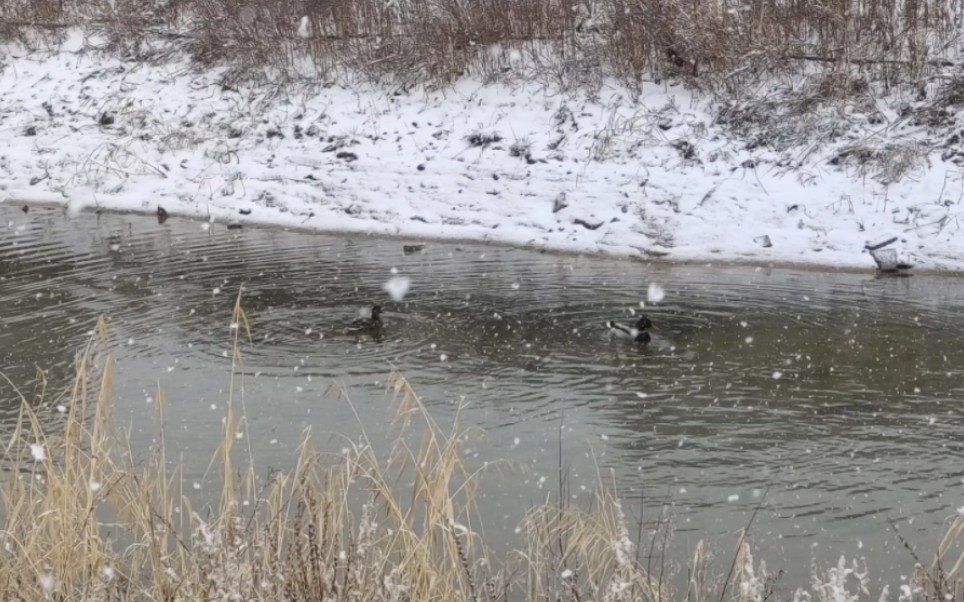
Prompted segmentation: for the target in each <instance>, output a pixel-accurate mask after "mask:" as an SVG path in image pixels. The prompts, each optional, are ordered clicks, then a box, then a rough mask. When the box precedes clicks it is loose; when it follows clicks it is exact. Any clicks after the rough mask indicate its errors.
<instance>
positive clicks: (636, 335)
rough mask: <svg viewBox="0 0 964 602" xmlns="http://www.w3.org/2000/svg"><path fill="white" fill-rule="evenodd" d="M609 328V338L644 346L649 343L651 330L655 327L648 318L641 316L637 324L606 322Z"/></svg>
mask: <svg viewBox="0 0 964 602" xmlns="http://www.w3.org/2000/svg"><path fill="white" fill-rule="evenodd" d="M606 326H608V327H609V338H611V339H620V340H622V341H626V342H630V343H635V344H637V345H642V344H644V343H648V342H649V341H650V339H651V338H652V337H650V336H649V329H650V328H652V327H653V323H652V322H650V320H649V318H647V317H646V316H639V319H638V320H636V323H635V324H620V323H619V322H616V321H614V320H610V321H608V322H606Z"/></svg>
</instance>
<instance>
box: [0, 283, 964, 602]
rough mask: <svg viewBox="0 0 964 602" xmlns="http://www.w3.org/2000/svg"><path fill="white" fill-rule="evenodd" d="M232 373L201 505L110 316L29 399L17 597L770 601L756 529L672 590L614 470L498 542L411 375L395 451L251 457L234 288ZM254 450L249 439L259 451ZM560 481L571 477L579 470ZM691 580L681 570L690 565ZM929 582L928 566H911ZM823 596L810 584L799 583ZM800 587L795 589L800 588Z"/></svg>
mask: <svg viewBox="0 0 964 602" xmlns="http://www.w3.org/2000/svg"><path fill="white" fill-rule="evenodd" d="M231 325H232V332H233V336H234V348H235V353H234V359H233V372H232V373H233V374H235V375H237V376H235V377H234V378H233V379H232V383H231V388H230V397H229V406H228V409H227V417H226V421H225V428H224V437H223V440H222V443H221V448H220V451H219V453H218V454H217V457H216V458H215V459H214V460H213V461H212V466H213V467H215V468H217V469H219V470H220V473H221V480H222V481H223V490H222V492H221V495H220V500H219V502H218V503H216V504H214V505H212V506H211V507H207V508H205V509H203V510H201V509H192V507H191V505H190V503H189V502H188V501H187V499H186V497H185V495H184V492H183V490H182V477H181V472H180V470H179V468H178V467H177V464H176V463H172V462H171V461H170V459H169V457H168V451H167V449H166V447H165V444H164V408H165V403H164V398H163V394H159V395H158V396H157V400H156V409H157V420H158V425H159V426H158V428H159V433H158V437H157V441H158V443H157V445H156V446H155V447H154V449H153V453H152V455H151V457H150V458H149V459H144V458H141V459H140V460H139V461H136V460H135V453H134V452H133V451H132V449H131V446H130V435H129V433H124V432H119V431H118V430H117V429H116V426H115V424H114V422H113V420H112V419H111V407H112V397H111V389H112V384H113V380H114V378H115V366H114V363H113V361H112V360H111V358H110V355H109V350H110V336H109V332H108V328H107V322H106V320H105V319H101V320H100V322H99V324H98V326H97V329H96V332H95V334H94V335H93V336H92V338H91V341H90V343H89V345H88V346H87V348H86V349H85V350H84V352H83V353H82V354H81V355H80V356H79V358H78V361H77V375H76V378H75V380H74V382H73V385H72V386H71V387H70V389H69V391H68V392H67V395H66V398H65V400H64V401H63V406H61V410H62V412H61V413H58V412H57V411H56V408H47V409H37V410H35V409H33V407H43V408H46V407H47V406H38V404H33V407H32V405H31V404H29V403H28V402H27V400H26V399H23V400H22V401H23V403H22V405H21V419H20V421H19V424H18V426H17V428H16V429H15V430H14V432H13V433H12V434H11V436H10V440H9V443H8V444H7V446H6V454H5V460H4V465H5V469H6V470H5V477H4V480H3V483H2V485H0V496H2V523H0V527H2V528H0V542H2V546H0V557H2V562H0V599H2V600H5V601H28V600H29V601H33V600H38V601H39V600H45V601H46V600H90V601H126V600H145V601H147V600H151V601H160V600H165V601H189V600H190V601H194V600H225V601H227V600H265V601H267V600H271V601H277V600H292V601H295V600H299V601H300V600H318V601H329V600H353V601H357V600H364V601H366V602H380V601H386V602H387V601H393V602H400V601H408V600H413V601H414V600H418V601H421V600H445V601H460V600H464V601H473V602H476V601H485V602H496V601H508V600H530V601H533V602H535V601H550V600H552V601H571V602H581V601H587V600H599V601H608V602H617V601H634V602H663V601H669V600H683V599H686V600H687V601H690V600H692V601H693V602H704V601H706V602H709V601H710V600H721V601H722V600H724V599H725V600H738V601H740V602H765V601H766V600H768V599H771V597H772V595H773V592H774V587H773V586H774V583H775V580H774V577H773V576H771V575H770V574H768V573H767V570H766V568H765V566H763V565H762V564H761V565H755V564H754V561H753V558H752V556H751V555H750V548H749V545H748V544H746V543H745V542H744V541H743V540H742V539H741V541H740V544H739V545H738V549H737V552H736V553H735V554H734V556H733V558H732V560H730V561H727V562H725V566H724V567H723V568H724V569H725V568H727V567H729V572H728V573H723V572H721V571H720V570H719V569H716V572H714V569H713V568H712V565H711V564H710V556H709V554H708V553H707V551H706V548H705V546H703V544H702V543H701V544H700V545H699V546H697V549H696V550H695V552H694V556H693V560H692V562H691V564H690V566H688V567H686V569H685V571H686V573H685V574H686V575H687V578H686V588H687V589H686V591H673V590H672V589H671V587H670V585H669V583H670V582H671V579H670V578H669V571H670V569H669V567H667V566H665V565H664V564H663V562H662V558H664V557H663V556H662V553H661V552H662V551H663V550H665V545H666V541H667V539H668V538H669V537H670V535H671V524H670V521H665V522H661V525H659V526H658V527H657V528H656V529H655V532H654V533H652V534H651V535H647V536H646V538H647V539H650V541H649V542H643V543H644V544H649V545H650V546H651V548H652V550H651V552H652V551H653V550H655V551H656V554H652V553H651V554H650V555H649V560H648V561H647V562H646V563H645V565H644V564H643V563H641V562H640V561H639V560H638V553H637V552H638V549H639V546H640V544H641V542H640V541H639V539H641V536H642V534H641V533H640V534H637V536H636V537H634V536H633V534H632V533H631V532H630V530H629V528H628V526H627V522H628V521H627V518H626V517H625V515H624V512H623V509H622V505H621V503H620V501H619V499H618V498H617V497H615V496H614V495H613V493H612V491H614V490H615V488H614V486H613V485H612V484H606V483H603V482H602V481H603V479H602V478H601V479H600V484H599V490H598V493H597V494H596V495H595V496H594V497H592V499H591V500H590V503H588V504H586V505H585V506H583V507H577V506H573V505H569V504H567V503H564V502H563V501H562V500H566V499H568V495H564V493H565V492H564V491H562V490H561V491H560V496H559V500H560V502H559V503H557V504H551V503H550V504H546V505H542V506H536V507H534V508H533V509H532V510H531V511H530V512H529V514H528V517H527V519H526V520H525V523H524V527H525V529H524V535H523V536H522V537H520V544H521V547H520V549H519V550H518V551H517V552H514V553H510V554H509V555H508V557H507V558H505V559H496V558H493V557H491V554H490V553H489V552H488V551H487V550H488V548H487V545H486V541H485V540H484V539H483V537H482V536H481V533H482V532H483V529H482V528H481V527H482V526H483V525H480V524H479V519H478V516H479V514H478V513H477V511H476V508H475V505H474V504H475V499H476V498H475V487H476V485H477V477H478V474H476V473H473V472H472V471H470V470H469V469H468V468H467V466H466V464H464V463H463V461H462V456H461V455H460V445H461V442H463V441H464V440H465V435H466V432H465V431H463V430H461V429H459V428H457V427H456V428H454V429H453V430H445V429H443V428H442V427H441V426H440V425H439V424H438V423H436V422H435V421H434V420H433V419H432V417H431V416H430V415H429V414H428V412H427V411H426V409H425V406H424V405H423V404H422V402H421V400H420V399H419V397H418V395H417V394H416V393H415V392H414V391H413V389H412V388H411V387H410V386H409V384H408V383H407V382H406V381H405V380H404V379H403V378H401V377H396V378H394V380H393V381H392V382H393V384H392V388H391V392H392V395H393V397H394V402H395V407H396V410H397V414H396V416H397V428H398V438H397V441H396V444H395V447H394V449H393V450H392V452H391V453H390V454H389V455H388V456H387V457H386V458H382V459H379V457H378V456H377V455H376V453H375V451H374V450H373V449H372V448H371V447H370V446H368V445H367V444H366V443H365V441H364V439H362V441H361V442H359V443H357V444H355V445H354V446H350V448H349V449H348V450H347V451H344V452H343V453H341V454H338V455H336V456H324V455H320V454H317V453H315V452H313V451H312V450H311V444H310V437H309V436H307V435H306V436H305V440H304V442H303V444H302V446H301V451H300V455H299V457H298V458H297V462H296V463H295V465H294V467H293V469H292V470H291V472H289V473H273V474H272V475H271V476H270V477H269V478H268V479H267V481H265V482H259V481H258V479H257V478H255V475H254V473H253V471H252V469H251V468H239V467H237V466H236V465H235V461H236V459H237V458H238V457H239V456H240V457H244V456H247V457H248V459H249V460H250V456H249V455H248V454H249V453H250V452H247V450H236V449H235V445H236V437H235V433H237V432H239V431H241V430H243V429H244V427H245V417H244V411H243V409H244V404H243V399H244V398H243V394H242V393H241V387H240V385H241V384H242V383H241V382H240V379H242V378H243V376H241V375H242V374H243V371H242V370H241V365H242V360H243V357H242V349H243V348H244V345H245V344H246V342H245V341H246V339H248V338H249V337H250V333H249V332H248V325H247V319H246V317H245V315H244V312H243V310H242V309H241V306H240V300H239V302H238V304H236V306H235V310H234V315H233V319H232V324H231ZM246 452H247V453H246ZM560 488H561V489H564V483H563V480H562V478H561V482H560ZM962 530H964V521H962V520H960V519H959V520H958V521H957V522H955V523H954V525H953V526H952V527H951V529H950V531H949V532H948V535H947V537H946V538H945V540H944V541H943V542H942V544H941V546H940V549H939V552H938V555H937V560H936V561H935V562H934V563H933V565H932V566H931V567H930V568H928V569H924V568H921V567H919V568H918V570H917V571H918V572H917V578H916V579H915V580H914V581H913V588H916V589H912V590H911V589H909V590H908V591H909V592H910V593H909V594H908V596H907V597H905V598H902V599H906V600H909V601H913V600H920V601H922V602H923V601H931V600H933V601H934V602H937V601H939V600H940V601H943V600H946V599H949V598H947V597H946V594H951V595H952V597H953V596H957V597H956V599H960V596H959V595H958V594H959V593H960V591H961V589H960V588H961V581H960V580H959V574H960V566H959V565H960V564H961V560H957V561H956V564H954V565H952V566H947V565H946V564H945V562H944V559H945V558H951V554H952V553H954V550H955V547H956V546H957V547H959V540H960V533H961V531H962ZM856 568H857V567H856V565H854V566H853V567H851V566H850V565H845V564H844V563H843V561H842V562H841V564H840V565H839V566H837V567H834V568H831V569H830V570H828V571H827V572H826V573H824V574H822V575H821V576H820V578H819V579H817V578H815V581H814V596H813V597H817V598H819V599H821V600H830V599H835V600H855V601H856V600H860V599H864V598H865V596H864V595H863V594H862V593H861V592H862V589H861V588H864V587H866V580H865V572H863V573H862V572H860V571H857V570H855V569H856ZM677 582H679V580H677ZM908 587H911V586H908ZM797 596H803V597H801V598H800V599H810V596H809V594H799V593H798V594H797ZM795 597H796V596H795Z"/></svg>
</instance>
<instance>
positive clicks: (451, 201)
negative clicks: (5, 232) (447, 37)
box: [0, 36, 964, 270]
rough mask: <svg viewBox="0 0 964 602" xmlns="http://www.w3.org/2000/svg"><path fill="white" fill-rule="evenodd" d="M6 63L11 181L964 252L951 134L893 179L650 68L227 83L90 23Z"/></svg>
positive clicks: (402, 220) (0, 106) (623, 247)
mask: <svg viewBox="0 0 964 602" xmlns="http://www.w3.org/2000/svg"><path fill="white" fill-rule="evenodd" d="M2 64H3V70H2V74H0V91H2V95H0V132H2V136H0V199H3V200H6V201H8V202H18V203H20V202H24V203H27V202H58V203H64V204H67V205H68V206H69V207H71V208H73V209H82V208H87V207H93V206H97V207H102V208H107V209H119V210H134V211H147V212H153V211H156V208H157V206H159V205H160V206H163V207H164V208H165V209H166V210H167V211H168V212H169V213H170V214H171V215H172V216H176V215H178V214H181V215H200V216H209V217H210V218H211V219H212V220H216V221H218V222H222V223H225V222H229V221H240V222H243V223H259V224H276V225H283V226H293V227H299V228H310V229H317V230H324V231H353V232H371V233H378V234H391V235H402V236H408V237H426V238H466V239H478V240H490V241H498V242H504V243H511V244H518V245H530V246H534V247H539V248H548V249H559V250H569V251H585V252H605V253H614V254H622V255H628V256H634V257H642V258H666V259H669V260H700V261H704V260H707V261H753V262H793V263H812V264H821V265H830V266H846V267H860V268H867V269H873V267H874V262H873V260H872V258H871V257H870V255H869V254H868V253H867V251H866V250H865V249H864V246H865V244H866V243H867V242H869V241H875V240H880V239H881V238H889V237H894V236H896V237H897V239H898V240H897V242H896V243H894V246H895V247H899V248H900V250H901V252H902V253H904V254H906V255H908V256H909V257H910V261H911V262H912V263H913V264H914V265H915V266H916V267H917V269H936V270H962V269H964V252H962V251H964V238H962V236H961V235H960V233H959V228H960V223H959V219H958V218H959V216H960V212H961V209H960V207H961V205H960V201H961V198H962V191H964V178H962V175H961V172H960V170H959V168H958V167H957V166H956V165H954V164H953V163H952V162H945V161H943V160H942V159H941V157H940V153H939V150H934V151H931V150H929V147H927V146H926V144H922V145H921V147H920V148H921V149H923V150H921V153H922V155H921V156H920V157H919V159H920V161H919V164H918V165H917V166H916V167H915V168H913V169H911V170H909V172H908V173H907V175H905V176H903V177H902V178H901V179H900V180H899V181H898V182H896V183H891V184H889V185H886V186H885V185H884V184H881V183H880V182H879V181H877V180H874V179H873V178H870V177H867V176H866V175H865V174H861V173H858V171H856V169H855V168H854V167H853V166H850V167H848V166H847V162H846V161H841V160H840V156H841V155H840V148H841V146H840V145H838V146H836V147H828V148H826V149H817V150H815V149H814V148H812V147H810V148H806V147H801V148H800V149H793V148H790V149H787V148H783V149H781V150H780V152H779V153H778V152H777V151H775V150H773V149H772V148H768V147H767V146H765V145H759V144H748V143H747V141H746V137H745V136H744V137H739V136H737V135H735V134H733V133H732V131H733V130H732V129H725V128H724V127H723V126H721V125H718V124H717V123H715V121H716V120H715V119H714V117H713V116H714V115H716V114H718V110H717V109H718V107H713V106H712V105H711V104H710V101H709V100H707V99H705V98H697V97H694V96H693V95H692V94H691V93H690V92H688V91H687V90H685V89H682V88H680V87H672V86H668V85H665V84H662V85H659V84H646V85H645V86H644V87H643V89H642V93H641V94H640V95H639V97H638V98H634V97H633V96H632V95H630V94H627V93H626V92H625V90H623V89H621V88H620V87H619V86H616V85H604V86H603V87H602V89H601V90H599V91H598V93H593V94H591V95H587V94H585V93H580V94H563V93H559V92H556V91H554V90H552V89H551V87H548V86H546V85H544V83H540V82H535V81H531V82H530V83H525V84H516V85H512V86H507V85H505V84H501V85H500V84H483V83H481V82H479V81H476V80H472V79H465V80H463V81H460V82H458V83H457V84H456V85H455V86H453V87H451V88H447V89H444V90H441V91H425V90H421V91H409V92H405V93H397V92H393V91H391V90H385V89H381V88H378V87H375V86H371V85H367V84H359V85H350V84H347V85H346V84H341V85H333V84H318V83H315V84H309V83H306V82H301V83H297V84H295V83H289V84H287V85H284V86H268V85H262V86H260V87H247V88H230V87H223V86H222V84H221V78H220V76H221V72H219V71H217V70H211V71H202V72H198V71H196V69H195V68H193V67H192V66H191V65H190V64H189V63H188V62H186V61H174V62H166V63H161V64H154V65H148V64H142V63H136V62H125V61H123V60H121V59H118V58H111V57H108V56H106V55H104V54H98V53H91V52H89V51H88V49H87V48H86V47H85V46H84V44H83V43H82V41H81V39H80V38H79V36H73V37H72V39H71V40H70V41H68V43H67V44H66V45H65V46H64V47H63V48H62V49H60V50H58V51H57V52H53V53H45V54H40V53H37V52H33V53H27V52H23V51H16V50H14V51H8V52H7V56H6V59H5V60H4V61H3V63H2ZM516 81H520V80H516ZM875 127H877V126H874V125H873V124H871V125H869V126H868V131H870V130H873V129H874V128H875ZM877 129H883V128H877ZM888 135H889V134H888ZM915 135H919V136H921V137H922V139H923V136H924V134H923V133H916V134H915V132H914V131H910V132H908V130H907V129H906V128H905V129H903V130H901V133H900V136H901V137H902V139H904V140H906V139H911V140H913V136H915ZM908 137H910V138H908ZM932 154H933V156H932ZM788 157H791V158H792V157H799V158H800V159H799V160H798V161H795V162H793V161H791V162H789V163H788V161H787V158H788ZM835 157H836V159H835ZM845 158H846V157H845Z"/></svg>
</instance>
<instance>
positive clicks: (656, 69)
mask: <svg viewBox="0 0 964 602" xmlns="http://www.w3.org/2000/svg"><path fill="white" fill-rule="evenodd" d="M962 12H964V8H962V1H961V0H914V1H907V0H833V1H831V2H813V1H811V0H577V1H572V0H473V1H472V2H467V1H465V0H248V1H245V2H241V1H239V0H157V1H152V2H144V1H143V0H79V1H76V2H70V3H64V2H60V1H59V0H8V1H7V2H4V3H0V39H13V38H15V39H20V40H29V39H31V38H36V36H38V35H41V34H43V35H49V34H52V33H56V32H59V31H62V29H63V28H65V27H69V26H82V27H85V28H86V29H88V30H89V31H92V32H95V33H99V34H100V35H101V36H102V37H103V38H104V39H106V40H107V41H108V42H109V46H110V48H112V49H114V50H116V51H117V52H119V53H121V54H124V55H128V56H138V54H139V53H142V52H146V49H145V43H146V41H147V40H150V39H151V38H152V37H154V38H157V37H160V38H164V39H167V40H172V41H175V42H176V43H177V44H178V45H179V47H182V48H185V49H187V50H188V51H189V52H190V53H191V54H192V55H193V57H194V58H195V59H196V60H197V61H199V62H200V63H202V64H212V63H228V64H232V65H234V66H235V67H237V73H239V74H240V73H245V74H246V76H248V77H250V76H253V74H254V73H258V72H262V71H263V70H264V69H269V70H271V71H274V72H277V71H281V72H288V71H291V70H294V69H297V68H300V67H303V63H304V62H306V61H307V62H309V63H311V64H312V65H313V68H314V69H317V70H320V71H321V72H322V73H328V72H332V71H338V70H350V71H352V72H353V73H363V74H367V75H369V76H371V77H373V78H378V79H381V80H389V81H392V82H394V83H395V84H397V85H401V86H411V85H415V84H417V83H424V82H435V83H444V82H446V81H450V80H451V79H453V78H455V77H458V76H459V75H460V74H463V73H466V72H473V71H475V72H479V71H481V72H484V73H486V74H487V75H490V76H492V75H494V76H499V75H500V74H503V73H508V72H510V71H512V70H513V69H515V68H517V67H518V64H519V62H520V59H521V62H522V63H525V64H526V65H527V66H529V67H530V68H533V69H536V70H542V71H544V72H545V73H547V74H550V75H551V76H552V77H554V78H557V79H558V78H561V79H563V80H564V81H568V82H575V83H579V82H585V81H588V82H596V83H598V82H599V81H601V76H604V75H615V76H617V77H620V78H622V79H623V80H625V81H627V82H638V81H639V79H640V78H641V77H643V76H655V77H657V78H660V77H664V76H669V77H674V78H681V79H684V80H686V81H688V82H690V83H692V84H694V85H697V86H700V87H703V88H712V89H730V90H734V89H737V88H740V87H741V86H744V85H746V84H747V83H748V82H749V81H759V79H760V78H762V77H767V76H768V74H773V73H785V72H787V71H797V72H804V71H817V72H820V73H829V74H834V75H835V76H836V75H842V76H845V77H846V78H849V77H852V76H853V75H854V74H855V73H859V74H860V75H861V76H862V77H865V78H867V79H870V80H884V81H889V82H897V81H900V80H903V79H912V80H914V81H918V80H920V78H922V77H923V76H924V75H925V74H926V73H927V72H929V71H932V70H933V69H934V68H936V67H938V66H939V63H940V61H941V60H942V59H944V58H948V57H949V58H952V59H956V56H955V55H954V52H955V49H954V42H955V40H956V39H957V37H958V36H959V35H960V28H961V22H960V21H961V17H962ZM516 52H517V53H518V54H516ZM513 56H515V57H516V58H515V59H513Z"/></svg>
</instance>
